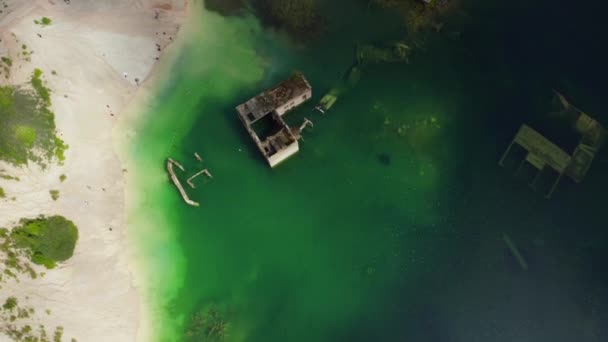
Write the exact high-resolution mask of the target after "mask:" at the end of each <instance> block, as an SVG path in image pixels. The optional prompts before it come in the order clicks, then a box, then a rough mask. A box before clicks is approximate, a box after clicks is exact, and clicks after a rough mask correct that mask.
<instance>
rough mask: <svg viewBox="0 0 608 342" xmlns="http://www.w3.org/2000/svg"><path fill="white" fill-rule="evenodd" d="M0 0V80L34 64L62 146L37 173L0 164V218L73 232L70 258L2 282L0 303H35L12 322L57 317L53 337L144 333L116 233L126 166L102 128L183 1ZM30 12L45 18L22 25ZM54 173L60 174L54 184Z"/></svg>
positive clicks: (135, 88) (127, 97)
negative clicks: (5, 70)
mask: <svg viewBox="0 0 608 342" xmlns="http://www.w3.org/2000/svg"><path fill="white" fill-rule="evenodd" d="M4 2H5V3H6V5H7V6H6V7H5V8H4V9H3V11H2V13H1V14H0V38H1V39H2V41H1V42H0V55H1V56H10V58H11V59H12V61H13V65H12V67H11V72H10V76H9V77H8V78H6V79H5V78H4V77H2V80H1V81H0V82H1V83H2V84H14V85H20V84H24V83H27V81H28V79H29V77H30V76H31V74H32V72H33V70H34V68H40V69H41V70H42V71H43V72H44V74H43V78H44V79H45V80H46V81H47V82H48V87H49V88H51V89H52V92H53V93H52V102H53V105H52V109H53V111H54V112H55V115H56V125H57V129H58V132H59V134H60V136H61V138H62V139H63V140H64V141H65V142H66V143H67V144H68V145H69V149H68V151H67V152H66V160H65V163H64V164H63V165H51V166H50V167H48V168H47V169H46V170H41V169H40V168H39V167H37V166H29V167H25V168H15V167H11V166H10V165H7V164H6V163H3V162H0V169H3V170H5V171H4V172H5V173H8V174H10V175H11V176H15V177H19V179H20V180H19V181H11V180H2V179H0V186H1V187H2V188H3V189H4V191H5V192H6V194H7V198H8V199H6V200H3V201H0V226H8V227H10V226H13V225H14V224H15V223H16V222H17V221H18V220H19V219H20V218H22V217H35V216H38V215H40V214H46V215H54V214H58V215H63V216H65V217H66V218H68V219H70V220H72V221H73V222H74V223H76V225H77V226H78V228H79V232H80V237H79V241H78V243H77V245H76V250H75V253H74V256H73V257H72V258H71V259H70V260H69V261H67V262H66V263H63V264H61V265H60V266H59V267H58V268H56V269H54V270H50V271H46V274H45V275H44V276H43V277H41V278H38V279H31V278H29V277H25V276H22V277H20V279H19V282H15V281H7V282H6V283H5V284H2V289H0V301H1V302H4V300H5V299H6V297H8V296H15V297H17V298H18V299H19V301H20V303H22V304H23V305H24V306H28V307H33V308H35V309H36V313H35V314H33V315H32V316H31V317H30V318H28V319H26V320H20V321H18V324H30V325H32V326H34V327H35V326H38V325H44V326H45V327H47V328H48V330H49V331H51V332H52V331H53V329H54V328H55V327H57V326H62V327H63V329H64V333H63V336H64V340H68V341H69V340H70V339H71V338H75V339H77V340H78V341H135V340H147V338H146V337H145V334H146V333H145V331H143V330H145V329H138V327H140V325H141V323H140V322H141V321H144V320H143V319H142V317H143V316H142V315H141V311H142V310H141V307H142V303H141V301H142V300H141V293H140V292H141V291H138V288H137V286H136V282H135V280H134V279H136V273H137V272H136V269H135V267H134V263H133V262H132V254H133V253H134V252H133V248H131V247H132V246H130V245H129V243H128V241H127V232H126V217H125V189H126V180H125V179H126V178H125V174H126V170H125V167H124V166H123V165H122V164H121V162H120V161H119V159H118V157H117V154H116V150H115V146H117V144H116V143H115V141H114V139H113V137H114V136H115V135H116V132H115V130H116V129H117V125H116V123H117V122H118V121H119V120H120V118H121V115H123V113H124V110H125V108H126V107H127V105H128V104H130V103H131V102H132V100H133V98H134V97H135V96H136V94H137V93H138V92H139V91H140V87H144V86H146V83H147V80H148V78H149V75H150V74H151V72H152V70H153V69H154V67H155V64H156V63H157V62H158V61H159V60H163V58H164V49H165V48H166V47H167V46H169V45H170V44H171V43H172V42H173V41H174V40H175V39H176V34H177V32H178V31H179V29H180V25H181V23H182V22H183V21H184V19H185V17H186V9H187V7H188V4H187V1H186V0H158V1H154V0H104V1H98V0H79V1H77V0H72V1H67V0H44V1H43V0H39V1H35V0H30V1H28V0H13V1H11V0H6V1H4ZM42 17H48V18H50V19H51V20H52V24H51V25H48V26H42V25H39V24H35V23H34V21H35V20H39V19H40V18H42ZM23 45H25V46H27V50H28V51H30V50H31V51H33V53H32V54H31V56H29V58H26V57H24V56H23V55H22V54H21V52H22V50H24V48H23ZM120 126H121V128H120V129H125V128H126V126H124V125H120ZM60 175H66V177H67V179H66V180H65V181H64V182H61V181H60ZM51 189H57V190H59V191H60V197H59V199H58V200H57V201H53V200H52V199H51V197H50V196H49V190H51ZM12 197H14V198H15V199H14V201H13V200H10V198H12ZM36 270H37V271H39V272H44V271H45V270H44V269H43V268H37V269H36ZM46 310H49V311H48V312H45V311H46ZM49 313H50V314H49ZM3 339H5V337H4V336H0V340H3Z"/></svg>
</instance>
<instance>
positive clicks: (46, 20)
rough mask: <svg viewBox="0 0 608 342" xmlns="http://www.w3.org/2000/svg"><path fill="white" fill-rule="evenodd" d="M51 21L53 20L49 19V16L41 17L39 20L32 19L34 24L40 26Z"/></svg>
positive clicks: (46, 24) (47, 24) (49, 23)
mask: <svg viewBox="0 0 608 342" xmlns="http://www.w3.org/2000/svg"><path fill="white" fill-rule="evenodd" d="M52 23H53V20H51V18H48V17H42V18H41V19H40V20H38V19H36V20H34V24H36V25H40V26H49V25H51V24H52Z"/></svg>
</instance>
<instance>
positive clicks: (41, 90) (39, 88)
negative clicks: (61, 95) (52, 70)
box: [30, 68, 51, 106]
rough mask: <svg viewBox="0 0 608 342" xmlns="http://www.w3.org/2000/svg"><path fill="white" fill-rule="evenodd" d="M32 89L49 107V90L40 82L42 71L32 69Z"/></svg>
mask: <svg viewBox="0 0 608 342" xmlns="http://www.w3.org/2000/svg"><path fill="white" fill-rule="evenodd" d="M30 83H31V84H32V88H34V90H35V91H36V93H37V94H38V96H39V97H40V98H41V99H42V100H43V101H44V102H45V103H46V104H47V105H49V106H50V105H51V90H50V89H49V88H47V87H45V86H44V84H43V82H42V70H40V69H38V68H36V69H34V74H33V75H32V78H31V80H30Z"/></svg>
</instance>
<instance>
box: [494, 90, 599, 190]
mask: <svg viewBox="0 0 608 342" xmlns="http://www.w3.org/2000/svg"><path fill="white" fill-rule="evenodd" d="M555 97H556V100H557V102H558V103H559V104H560V106H561V107H562V108H561V110H560V112H559V113H558V114H559V115H561V117H562V118H565V119H568V120H569V121H570V122H572V126H573V127H571V128H572V130H573V131H574V132H575V133H576V134H578V136H579V141H578V143H577V144H576V146H575V147H574V148H573V149H572V150H571V151H570V152H567V151H565V150H564V148H563V147H561V146H558V145H557V144H556V143H554V142H552V141H550V140H549V139H547V138H546V137H545V136H543V135H542V134H541V133H539V132H537V131H536V130H534V129H533V128H531V127H530V126H528V125H526V124H523V125H522V126H521V127H520V128H519V131H518V132H517V134H516V135H515V138H513V141H512V142H511V144H509V147H508V148H507V150H506V151H505V153H504V154H503V156H502V158H501V159H500V161H499V162H498V164H499V165H500V166H503V167H504V166H505V161H506V160H507V159H509V158H511V159H512V158H513V156H514V155H515V158H519V161H518V162H517V163H518V164H517V167H516V169H515V173H516V174H517V173H519V172H520V170H521V169H522V168H523V167H524V166H525V165H531V166H532V167H533V168H534V169H536V170H537V173H536V174H535V175H534V176H533V178H532V180H531V181H530V183H529V185H530V187H531V188H533V189H534V190H538V187H539V186H538V184H539V183H543V180H544V183H548V185H549V186H548V187H547V188H546V189H543V190H542V192H543V193H544V195H545V198H550V197H551V196H552V195H553V192H554V191H555V189H556V188H557V186H558V184H559V182H560V181H561V180H562V178H563V176H564V175H565V176H567V177H569V178H570V179H572V180H573V181H574V182H576V183H580V182H582V181H583V179H584V178H585V176H586V175H587V172H588V171H589V168H590V167H591V163H592V162H593V159H594V158H595V155H596V154H597V152H598V150H599V149H600V147H601V145H602V144H603V142H604V140H605V136H606V129H605V128H604V127H602V125H601V124H600V123H599V122H597V121H596V120H595V119H594V118H592V117H591V116H589V115H588V114H586V113H584V112H583V111H581V110H580V109H578V108H576V107H574V106H572V105H571V104H570V103H569V102H568V101H566V99H565V97H564V96H563V95H561V94H560V93H558V92H555ZM547 180H548V181H547Z"/></svg>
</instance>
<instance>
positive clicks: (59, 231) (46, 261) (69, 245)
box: [11, 216, 78, 268]
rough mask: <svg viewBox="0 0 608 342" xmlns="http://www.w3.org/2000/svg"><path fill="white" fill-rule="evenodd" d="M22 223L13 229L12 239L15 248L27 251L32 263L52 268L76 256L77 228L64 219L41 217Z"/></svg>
mask: <svg viewBox="0 0 608 342" xmlns="http://www.w3.org/2000/svg"><path fill="white" fill-rule="evenodd" d="M20 224H21V225H20V226H18V227H15V228H13V230H12V232H11V238H12V240H13V242H14V244H15V246H16V247H18V248H23V249H26V250H27V251H28V254H29V257H30V259H31V260H32V262H33V263H35V264H38V265H44V266H45V267H46V268H53V267H55V266H56V264H57V262H61V261H65V260H68V259H69V258H70V257H71V256H72V255H73V254H74V247H75V246H76V241H77V240H78V228H76V225H75V224H74V223H73V222H72V221H70V220H68V219H66V218H65V217H62V216H50V217H44V216H41V217H39V218H36V219H22V220H21V221H20Z"/></svg>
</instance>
